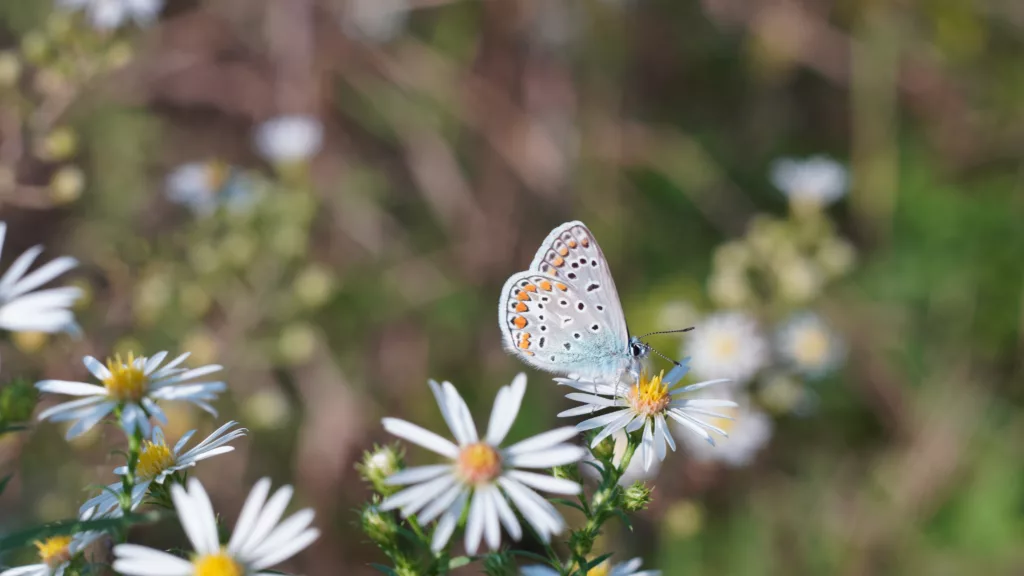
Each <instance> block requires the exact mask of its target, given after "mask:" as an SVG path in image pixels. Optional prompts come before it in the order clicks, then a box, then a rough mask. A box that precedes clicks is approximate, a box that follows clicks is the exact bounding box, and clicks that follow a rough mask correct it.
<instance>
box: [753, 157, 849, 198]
mask: <svg viewBox="0 0 1024 576" xmlns="http://www.w3.org/2000/svg"><path fill="white" fill-rule="evenodd" d="M770 177H771V181H772V184H774V185H775V187H776V188H778V189H779V190H781V191H782V192H783V193H784V194H785V195H786V196H787V197H789V199H790V200H791V201H794V202H810V203H814V204H818V205H822V206H826V205H828V204H832V203H833V202H835V201H836V200H839V199H840V198H842V197H843V196H844V195H845V194H846V191H847V187H848V185H849V175H848V174H847V171H846V167H845V166H843V165H842V164H840V163H839V162H836V161H835V160H832V159H831V158H828V157H827V156H812V157H810V158H808V159H806V160H795V159H792V158H783V159H780V160H776V161H775V162H773V163H772V165H771V176H770Z"/></svg>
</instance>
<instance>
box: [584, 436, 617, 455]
mask: <svg viewBox="0 0 1024 576" xmlns="http://www.w3.org/2000/svg"><path fill="white" fill-rule="evenodd" d="M596 433H597V431H596V430H595V431H594V432H593V433H590V434H588V435H587V436H586V445H587V446H590V443H591V442H593V440H594V435H595V434H596ZM590 453H591V454H593V455H594V458H596V459H597V460H600V461H601V462H611V461H612V458H614V457H615V440H613V439H612V437H611V436H609V437H607V438H605V439H604V440H601V443H600V444H598V445H597V446H594V447H593V448H591V449H590Z"/></svg>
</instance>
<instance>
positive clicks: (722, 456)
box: [683, 396, 774, 468]
mask: <svg viewBox="0 0 1024 576" xmlns="http://www.w3.org/2000/svg"><path fill="white" fill-rule="evenodd" d="M737 400H738V404H739V408H738V409H737V408H733V409H727V410H723V412H727V413H728V414H729V415H730V416H732V418H733V419H732V420H725V419H709V422H711V423H712V424H714V425H715V426H718V427H719V428H722V429H723V430H725V431H727V432H728V433H729V437H728V438H725V439H723V440H721V441H719V443H718V445H717V446H715V447H714V448H712V447H711V446H709V445H708V444H707V443H705V442H698V441H696V439H695V438H692V437H691V436H690V435H685V436H684V437H683V442H684V443H685V444H686V451H687V453H688V454H689V455H690V456H692V457H693V458H695V459H697V460H702V461H716V462H723V463H725V464H727V465H729V466H732V467H736V468H738V467H742V466H747V465H748V464H750V463H751V462H753V461H754V457H756V456H757V454H758V452H760V451H761V449H762V448H764V446H765V445H766V444H768V441H769V440H771V437H772V431H773V429H774V423H773V422H772V419H771V416H769V415H767V414H765V413H764V412H762V411H761V410H759V409H758V408H757V407H755V406H753V405H752V404H751V402H750V399H749V398H746V397H745V396H740V397H738V398H737Z"/></svg>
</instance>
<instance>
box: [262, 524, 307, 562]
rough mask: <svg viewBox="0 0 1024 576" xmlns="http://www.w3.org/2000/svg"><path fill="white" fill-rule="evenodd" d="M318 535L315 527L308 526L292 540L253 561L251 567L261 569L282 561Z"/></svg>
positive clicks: (296, 552)
mask: <svg viewBox="0 0 1024 576" xmlns="http://www.w3.org/2000/svg"><path fill="white" fill-rule="evenodd" d="M319 537H320V531H319V530H317V529H316V528H310V529H309V530H306V531H305V532H303V533H302V534H299V535H298V536H296V537H295V538H293V539H292V540H289V541H288V542H287V543H285V544H283V545H282V546H280V547H279V548H277V549H276V550H272V551H271V552H270V553H269V554H267V555H266V556H264V557H262V558H260V559H259V561H257V562H254V563H253V568H254V569H256V570H261V569H263V568H269V567H271V566H273V565H274V564H277V563H278V562H283V561H285V560H287V559H288V558H291V557H292V556H294V555H296V554H298V553H299V552H301V551H302V550H305V549H306V548H308V547H309V545H310V544H312V543H313V542H314V541H316V539H317V538H319Z"/></svg>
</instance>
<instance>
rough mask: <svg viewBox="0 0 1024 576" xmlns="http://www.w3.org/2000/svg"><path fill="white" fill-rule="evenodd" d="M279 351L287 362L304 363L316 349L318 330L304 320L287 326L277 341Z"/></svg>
mask: <svg viewBox="0 0 1024 576" xmlns="http://www.w3.org/2000/svg"><path fill="white" fill-rule="evenodd" d="M277 348H278V352H279V353H280V354H281V358H282V360H284V361H285V363H287V364H302V363H303V362H306V361H308V360H309V359H310V358H312V357H313V352H314V351H315V350H316V331H315V330H314V329H313V327H312V326H310V325H309V324H306V323H303V322H296V323H294V324H291V325H288V326H285V328H284V330H282V331H281V336H280V337H279V339H278V342H277Z"/></svg>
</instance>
